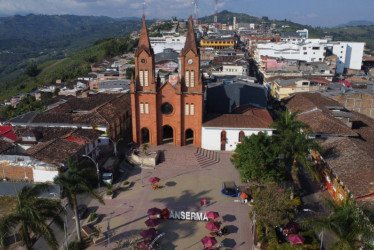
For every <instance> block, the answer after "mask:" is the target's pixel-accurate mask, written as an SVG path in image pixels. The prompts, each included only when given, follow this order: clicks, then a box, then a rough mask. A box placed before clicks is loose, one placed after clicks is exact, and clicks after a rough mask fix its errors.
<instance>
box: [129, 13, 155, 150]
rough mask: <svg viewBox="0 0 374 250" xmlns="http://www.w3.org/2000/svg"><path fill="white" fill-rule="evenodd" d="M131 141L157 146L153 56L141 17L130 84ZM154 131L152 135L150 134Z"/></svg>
mask: <svg viewBox="0 0 374 250" xmlns="http://www.w3.org/2000/svg"><path fill="white" fill-rule="evenodd" d="M130 93H131V109H132V130H133V141H134V142H136V143H140V144H141V143H150V144H152V145H157V133H156V131H157V112H156V108H157V83H156V82H155V56H154V52H153V49H152V47H151V43H150V42H149V37H148V30H147V26H146V23H145V16H144V15H143V23H142V28H141V30H140V37H139V43H138V47H137V49H136V51H135V79H132V80H131V82H130ZM151 131H154V132H153V133H150V132H151Z"/></svg>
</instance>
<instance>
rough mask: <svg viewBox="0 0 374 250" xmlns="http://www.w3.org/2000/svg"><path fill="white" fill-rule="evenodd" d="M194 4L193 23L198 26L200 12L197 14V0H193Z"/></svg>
mask: <svg viewBox="0 0 374 250" xmlns="http://www.w3.org/2000/svg"><path fill="white" fill-rule="evenodd" d="M192 4H193V5H194V12H193V13H194V16H193V24H194V26H195V27H196V26H197V20H198V18H199V17H198V14H197V9H198V6H197V0H193V1H192Z"/></svg>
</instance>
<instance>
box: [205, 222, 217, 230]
mask: <svg viewBox="0 0 374 250" xmlns="http://www.w3.org/2000/svg"><path fill="white" fill-rule="evenodd" d="M220 227H221V225H220V224H218V223H217V222H208V223H207V224H206V225H205V228H206V229H208V230H209V231H217V230H219V228H220Z"/></svg>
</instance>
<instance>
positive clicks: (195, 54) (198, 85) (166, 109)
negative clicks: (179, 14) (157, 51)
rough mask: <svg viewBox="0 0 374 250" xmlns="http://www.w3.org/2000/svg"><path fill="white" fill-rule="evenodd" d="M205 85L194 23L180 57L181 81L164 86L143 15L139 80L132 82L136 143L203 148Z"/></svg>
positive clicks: (138, 52)
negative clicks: (156, 67) (157, 68)
mask: <svg viewBox="0 0 374 250" xmlns="http://www.w3.org/2000/svg"><path fill="white" fill-rule="evenodd" d="M203 90H204V88H203V83H202V79H201V75H200V51H199V49H198V48H197V46H196V41H195V34H194V32H193V27H192V21H191V19H190V20H189V25H188V32H187V38H186V43H185V46H184V48H183V49H182V51H181V53H180V55H179V68H178V76H177V81H176V82H175V83H170V82H166V83H164V84H162V85H161V84H160V80H159V78H158V77H156V75H155V57H154V52H153V49H152V48H151V45H150V42H149V37H148V31H147V27H146V24H145V18H144V16H143V24H142V28H141V31H140V39H139V44H138V48H137V49H136V52H135V78H134V79H132V81H131V86H130V92H131V106H132V128H133V141H134V142H135V143H138V144H142V143H149V144H151V145H160V144H163V143H173V144H174V145H177V146H183V145H186V144H190V143H192V144H193V145H195V146H196V147H201V126H202V119H203Z"/></svg>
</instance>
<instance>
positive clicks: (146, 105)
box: [145, 102, 149, 114]
mask: <svg viewBox="0 0 374 250" xmlns="http://www.w3.org/2000/svg"><path fill="white" fill-rule="evenodd" d="M145 113H146V114H149V106H148V102H146V103H145Z"/></svg>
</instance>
